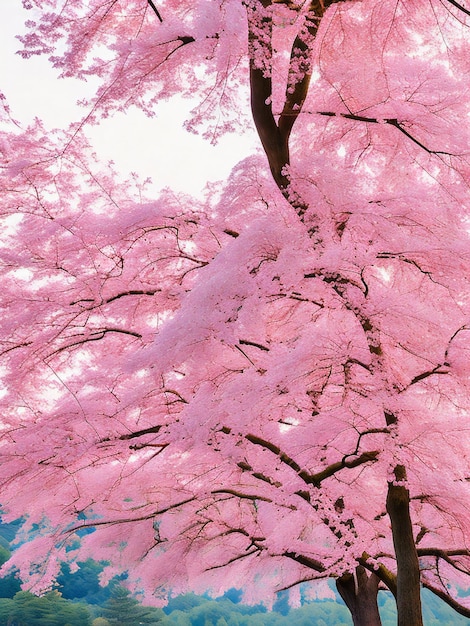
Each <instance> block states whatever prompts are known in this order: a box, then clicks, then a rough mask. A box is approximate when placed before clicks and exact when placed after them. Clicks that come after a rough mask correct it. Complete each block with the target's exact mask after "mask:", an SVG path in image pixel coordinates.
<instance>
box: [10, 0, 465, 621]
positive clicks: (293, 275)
mask: <svg viewBox="0 0 470 626" xmlns="http://www.w3.org/2000/svg"><path fill="white" fill-rule="evenodd" d="M28 6H31V8H32V10H33V11H34V13H33V18H32V19H31V20H30V21H29V22H28V27H29V32H28V34H27V35H25V36H24V37H23V44H24V51H23V54H24V55H25V56H28V55H31V54H40V53H46V54H49V55H50V59H51V62H52V63H53V64H54V66H55V67H56V68H58V69H59V70H60V71H61V72H62V75H63V76H67V75H73V76H76V77H79V78H87V77H90V76H93V77H98V78H99V86H98V89H97V92H96V96H95V97H94V98H93V99H92V100H91V101H90V102H89V103H86V104H87V106H88V109H87V111H88V112H87V115H86V118H85V119H84V120H82V121H81V122H80V123H78V124H76V125H74V126H73V127H72V128H71V129H67V130H66V131H64V132H62V133H59V132H57V133H55V134H53V135H51V134H49V135H46V133H45V132H44V129H43V128H42V127H41V124H40V122H36V123H35V124H34V125H33V126H32V127H31V128H28V129H18V127H17V126H16V125H14V124H13V122H12V121H11V119H10V118H9V112H8V109H6V108H5V129H6V132H5V135H4V136H5V141H4V143H3V145H2V151H3V155H4V174H5V176H4V177H3V180H2V199H1V202H2V215H4V218H3V227H4V245H3V249H2V255H3V258H4V263H3V272H4V281H3V284H4V290H3V302H4V305H5V307H6V309H7V310H8V314H5V315H4V316H3V317H2V319H1V320H0V323H1V324H2V329H1V331H2V332H1V336H2V340H3V352H2V357H3V368H4V374H5V380H6V383H7V386H6V387H5V390H4V393H3V397H2V399H1V400H2V403H3V404H4V411H3V415H4V417H3V420H4V437H3V438H2V447H1V454H2V464H1V466H0V467H1V469H0V480H1V483H2V500H3V501H2V504H3V505H4V508H5V511H6V514H7V516H9V519H14V518H15V517H18V516H19V515H23V514H24V513H25V512H27V514H28V517H27V520H26V521H25V524H24V526H23V535H22V537H21V538H20V540H21V541H23V540H28V539H30V540H31V542H30V543H25V544H23V545H22V546H21V547H20V548H19V549H18V550H17V551H16V552H15V554H14V556H13V559H12V560H11V563H10V565H11V566H12V567H13V566H17V567H18V568H19V570H20V572H21V575H22V576H23V577H24V578H25V579H26V580H28V581H29V583H30V585H31V588H32V589H34V590H39V589H44V588H45V587H46V588H47V585H48V584H50V581H51V580H52V579H53V577H54V576H55V575H56V574H57V571H58V567H59V561H60V559H64V560H70V561H73V560H74V559H80V560H82V561H83V560H84V559H86V558H87V557H88V556H94V557H96V556H97V555H98V557H99V558H102V559H104V560H108V561H109V562H110V563H112V566H110V567H108V568H107V569H106V570H105V573H104V575H103V580H104V581H106V579H107V578H110V577H112V576H113V575H114V574H115V573H117V572H120V571H122V570H127V569H129V570H130V574H131V578H132V580H133V581H134V585H135V588H136V589H140V588H141V587H145V588H146V590H147V592H148V593H150V594H154V596H155V597H156V601H158V600H159V599H163V598H164V597H166V595H167V593H168V591H169V589H173V590H174V592H179V591H183V590H187V589H189V588H193V589H195V590H199V591H202V590H205V589H207V588H209V589H211V591H212V592H213V593H214V594H219V593H221V592H223V591H224V590H225V589H227V588H228V587H232V586H240V587H244V589H245V597H246V599H248V600H251V601H257V600H259V599H261V598H263V599H264V598H265V597H266V594H267V593H272V592H273V591H278V590H279V589H287V588H289V589H292V594H291V599H292V601H293V602H295V599H296V594H298V591H296V589H297V588H298V584H299V583H300V582H305V581H312V580H324V579H327V578H335V579H336V580H337V581H338V589H339V591H340V592H341V594H342V596H343V598H344V599H345V601H346V603H347V604H348V607H349V608H350V610H351V614H352V616H353V619H354V621H355V623H356V624H359V623H369V624H378V623H380V616H379V613H378V609H377V591H378V589H379V587H380V586H382V587H386V588H388V589H389V590H390V591H391V592H392V594H393V595H394V596H395V597H396V600H397V607H398V621H399V624H402V623H403V624H405V623H406V624H407V625H408V626H413V625H414V624H421V623H422V618H421V607H420V600H419V586H420V584H422V585H424V586H425V587H427V588H429V589H431V590H432V591H433V592H434V593H436V594H437V595H438V596H439V597H441V598H443V599H444V600H445V601H446V602H447V603H449V604H450V605H451V606H453V607H454V608H455V609H456V610H458V611H459V612H460V613H461V614H462V615H467V616H468V615H470V609H469V605H468V602H467V600H466V599H465V598H461V597H460V596H459V595H458V589H459V587H468V576H469V573H470V570H469V552H468V519H469V515H468V508H467V502H468V501H469V495H470V494H469V481H468V478H469V470H468V458H469V449H468V444H467V442H466V438H465V437H464V436H463V433H465V432H466V431H467V428H468V425H467V422H468V406H469V389H468V371H467V370H468V366H467V363H468V358H467V356H468V340H469V337H468V327H467V325H468V297H467V294H468V292H469V285H468V276H469V275H470V273H469V271H468V270H469V269H470V268H469V258H468V253H467V250H468V243H469V241H468V206H469V192H468V184H467V181H468V175H469V167H468V150H469V145H470V143H469V137H468V131H467V128H466V125H465V122H466V121H467V120H468V115H469V113H470V111H469V107H470V105H469V98H468V86H467V85H466V84H465V82H464V80H463V78H462V77H464V76H466V75H467V73H468V59H469V58H470V57H469V55H468V27H467V20H468V13H469V12H468V9H467V8H466V7H465V6H464V5H461V4H459V3H450V2H447V1H446V0H442V1H440V0H439V1H438V0H426V1H424V0H414V1H413V2H411V3H406V4H405V3H401V2H396V1H395V0H394V1H393V2H378V1H377V0H363V1H361V2H351V3H350V2H336V3H333V2H331V3H329V2H300V1H299V2H292V3H284V2H270V1H268V0H262V1H260V2H259V1H250V2H246V3H242V2H239V1H238V0H226V1H225V2H212V1H211V2H209V1H205V0H199V1H197V2H192V3H187V2H180V1H177V0H167V1H166V2H161V3H160V4H159V5H158V6H157V5H156V4H154V3H153V2H144V1H143V0H133V1H131V2H126V3H125V4H124V3H120V2H112V3H109V2H104V1H103V0H94V1H93V2H91V3H88V4H87V6H86V7H85V6H78V5H77V4H76V3H74V4H73V6H72V5H71V4H70V3H64V4H63V5H62V3H60V6H58V5H57V3H54V2H47V3H46V2H45V1H43V0H36V1H35V2H32V3H31V4H30V5H28ZM175 93H179V94H183V95H191V96H195V97H197V98H198V102H199V104H198V105H196V106H195V109H194V111H193V116H192V118H191V120H190V121H189V122H188V126H189V127H190V128H191V129H192V130H196V129H199V130H200V131H201V132H203V133H204V134H205V135H206V136H207V137H208V138H211V139H212V140H216V139H217V137H219V136H220V135H221V134H223V133H225V132H235V130H237V129H238V128H239V127H240V125H241V126H244V125H247V124H248V111H249V107H248V103H247V106H246V107H245V106H244V103H245V102H246V101H247V98H248V94H249V96H250V99H251V111H252V116H253V121H254V123H255V126H256V129H257V131H258V133H259V136H260V139H261V143H262V145H263V148H264V150H265V154H266V156H267V161H268V165H269V169H270V171H271V174H272V180H271V179H270V178H269V177H267V176H265V173H266V168H265V161H264V159H263V158H262V157H261V156H260V155H257V156H253V157H252V158H249V159H247V160H245V161H244V162H242V163H241V164H240V165H239V166H238V167H237V168H235V170H234V171H233V173H232V175H231V177H230V180H229V181H227V184H226V185H224V186H223V187H218V188H216V187H213V188H210V189H209V190H208V193H207V196H206V199H205V201H204V202H201V203H198V202H196V201H194V200H192V199H189V198H181V197H178V198H176V197H174V196H173V195H172V194H171V193H170V192H167V193H164V194H163V195H162V196H161V197H160V198H159V199H158V200H156V201H152V200H150V199H148V198H146V197H145V189H144V188H143V186H142V185H141V184H140V183H139V181H138V180H136V179H135V180H134V181H133V182H131V181H127V182H124V183H122V184H118V182H117V181H116V178H115V176H114V174H113V171H112V169H105V168H104V167H103V166H100V165H99V164H98V163H97V162H96V160H95V159H94V157H93V154H92V151H91V149H90V147H89V146H88V145H87V142H86V139H85V136H84V134H83V132H82V131H83V128H84V124H85V123H86V122H98V121H99V119H100V117H102V116H107V115H110V114H111V113H112V112H114V111H116V110H125V109H126V108H128V107H129V106H131V105H135V106H138V107H140V108H141V109H142V110H144V111H145V112H146V113H148V114H149V115H151V114H152V113H153V107H154V105H155V104H156V103H157V102H158V99H159V98H161V97H170V96H171V95H173V94H175ZM44 490H45V491H46V493H47V498H38V497H37V494H41V493H44ZM89 527H93V528H95V529H96V532H93V533H88V534H85V535H84V536H82V537H81V541H80V543H79V544H78V543H77V541H76V540H77V537H76V535H75V534H74V533H76V532H78V533H80V532H83V530H84V529H85V528H86V529H88V528H89ZM98 531H99V532H98ZM45 555H47V556H48V557H49V558H48V559H47V560H46V561H45V559H44V557H45ZM254 581H256V583H257V584H256V585H253V584H252V583H253V582H254ZM131 584H132V583H131ZM297 597H298V596H297Z"/></svg>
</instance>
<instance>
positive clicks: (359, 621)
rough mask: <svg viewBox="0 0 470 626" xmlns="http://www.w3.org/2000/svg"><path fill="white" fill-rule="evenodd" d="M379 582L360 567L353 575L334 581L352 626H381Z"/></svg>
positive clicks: (373, 575) (344, 575)
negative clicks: (378, 598)
mask: <svg viewBox="0 0 470 626" xmlns="http://www.w3.org/2000/svg"><path fill="white" fill-rule="evenodd" d="M379 582H380V581H379V579H378V577H377V576H376V575H375V574H368V573H367V571H366V570H365V568H364V567H362V565H358V566H357V567H356V572H355V575H353V574H343V576H341V578H338V579H337V580H336V588H337V589H338V593H339V595H340V596H341V597H342V598H343V600H344V603H345V604H346V606H347V607H348V609H349V610H350V612H351V617H352V621H353V624H354V626H381V624H382V622H381V620H380V614H379V607H378V605H377V593H378V591H379Z"/></svg>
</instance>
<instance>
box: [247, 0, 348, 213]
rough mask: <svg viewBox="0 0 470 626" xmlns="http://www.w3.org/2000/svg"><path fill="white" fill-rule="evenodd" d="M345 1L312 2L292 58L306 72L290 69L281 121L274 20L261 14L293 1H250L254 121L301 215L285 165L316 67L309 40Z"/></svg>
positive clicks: (274, 171)
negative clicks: (275, 105)
mask: <svg viewBox="0 0 470 626" xmlns="http://www.w3.org/2000/svg"><path fill="white" fill-rule="evenodd" d="M341 1H343V0H312V1H311V2H310V5H309V14H308V17H307V20H306V22H305V28H304V31H303V32H302V33H299V35H297V37H296V38H295V41H294V43H293V45H292V49H291V61H292V60H294V59H296V61H298V60H299V58H301V59H302V66H303V67H302V70H303V74H302V75H301V76H298V75H297V74H295V73H294V72H292V71H289V77H288V84H287V85H286V97H285V102H284V106H283V109H282V112H281V113H280V115H279V118H278V120H277V121H276V119H275V117H274V113H273V110H272V103H271V98H272V65H271V66H270V67H269V64H270V63H271V58H272V46H271V39H272V29H273V23H272V18H271V17H270V16H269V14H266V15H265V16H261V17H260V15H259V14H260V12H261V11H263V9H267V8H269V7H270V6H271V5H272V4H275V3H283V4H287V5H289V2H288V1H287V0H285V1H284V0H258V7H259V8H258V9H257V8H256V4H254V3H253V2H246V6H247V14H248V37H249V42H250V46H251V54H250V90H251V110H252V114H253V120H254V122H255V126H256V130H257V131H258V135H259V138H260V140H261V143H262V145H263V148H264V151H265V153H266V156H267V158H268V162H269V167H270V169H271V173H272V176H273V178H274V180H275V182H276V184H277V186H278V187H279V189H280V190H281V191H282V193H283V194H284V196H285V197H286V198H287V199H288V200H289V201H290V202H291V204H292V205H293V206H294V208H295V209H296V210H297V211H298V212H299V213H300V214H301V215H303V213H304V212H305V210H306V207H305V206H304V205H303V203H302V202H300V201H299V203H298V206H296V203H295V201H294V202H292V200H291V199H289V193H288V187H289V179H288V177H287V176H286V174H285V168H286V166H288V165H289V163H290V156H289V137H290V134H291V131H292V128H293V126H294V123H295V121H296V119H297V117H298V116H299V114H300V112H301V110H302V106H303V104H304V101H305V98H306V97H307V93H308V88H309V85H310V78H311V73H312V69H311V63H310V49H309V43H308V42H309V41H312V40H313V38H314V37H315V35H316V33H317V30H318V26H319V24H320V21H321V18H322V17H323V14H324V12H325V10H326V9H327V8H328V6H330V5H331V4H333V3H334V2H341ZM260 27H262V30H263V42H261V40H260V36H259V28H260ZM257 47H258V48H261V49H262V50H263V54H264V57H265V61H266V62H267V65H268V67H265V68H263V69H261V68H260V67H258V64H257V63H258V61H257V59H255V54H254V52H253V51H254V49H255V48H257ZM296 65H297V63H296ZM291 66H292V63H291Z"/></svg>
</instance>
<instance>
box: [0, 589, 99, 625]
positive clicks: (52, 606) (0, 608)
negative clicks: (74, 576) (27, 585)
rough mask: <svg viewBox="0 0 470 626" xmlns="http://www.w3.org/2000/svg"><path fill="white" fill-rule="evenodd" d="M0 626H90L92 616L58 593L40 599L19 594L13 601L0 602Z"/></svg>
mask: <svg viewBox="0 0 470 626" xmlns="http://www.w3.org/2000/svg"><path fill="white" fill-rule="evenodd" d="M0 626H91V618H90V613H89V611H88V609H87V607H86V606H84V605H83V604H74V603H72V602H68V601H67V600H64V598H62V597H61V595H60V594H59V593H57V592H56V591H52V592H51V593H48V594H46V595H45V596H43V597H38V596H35V595H33V594H32V593H29V592H28V591H19V592H18V593H17V594H15V597H14V598H13V599H1V600H0Z"/></svg>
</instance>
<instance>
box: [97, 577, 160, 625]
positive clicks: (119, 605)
mask: <svg viewBox="0 0 470 626" xmlns="http://www.w3.org/2000/svg"><path fill="white" fill-rule="evenodd" d="M103 615H104V617H105V618H106V619H107V620H108V622H110V623H113V624H116V626H134V624H158V623H159V622H161V621H162V619H163V618H164V614H163V611H162V610H161V609H157V608H154V607H145V606H142V605H140V604H139V602H138V601H137V600H136V599H135V598H132V597H131V593H130V591H129V590H128V589H126V588H125V587H122V586H121V585H116V586H115V587H114V588H113V590H112V591H111V595H110V597H109V599H108V600H107V602H106V604H105V607H104V609H103Z"/></svg>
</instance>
